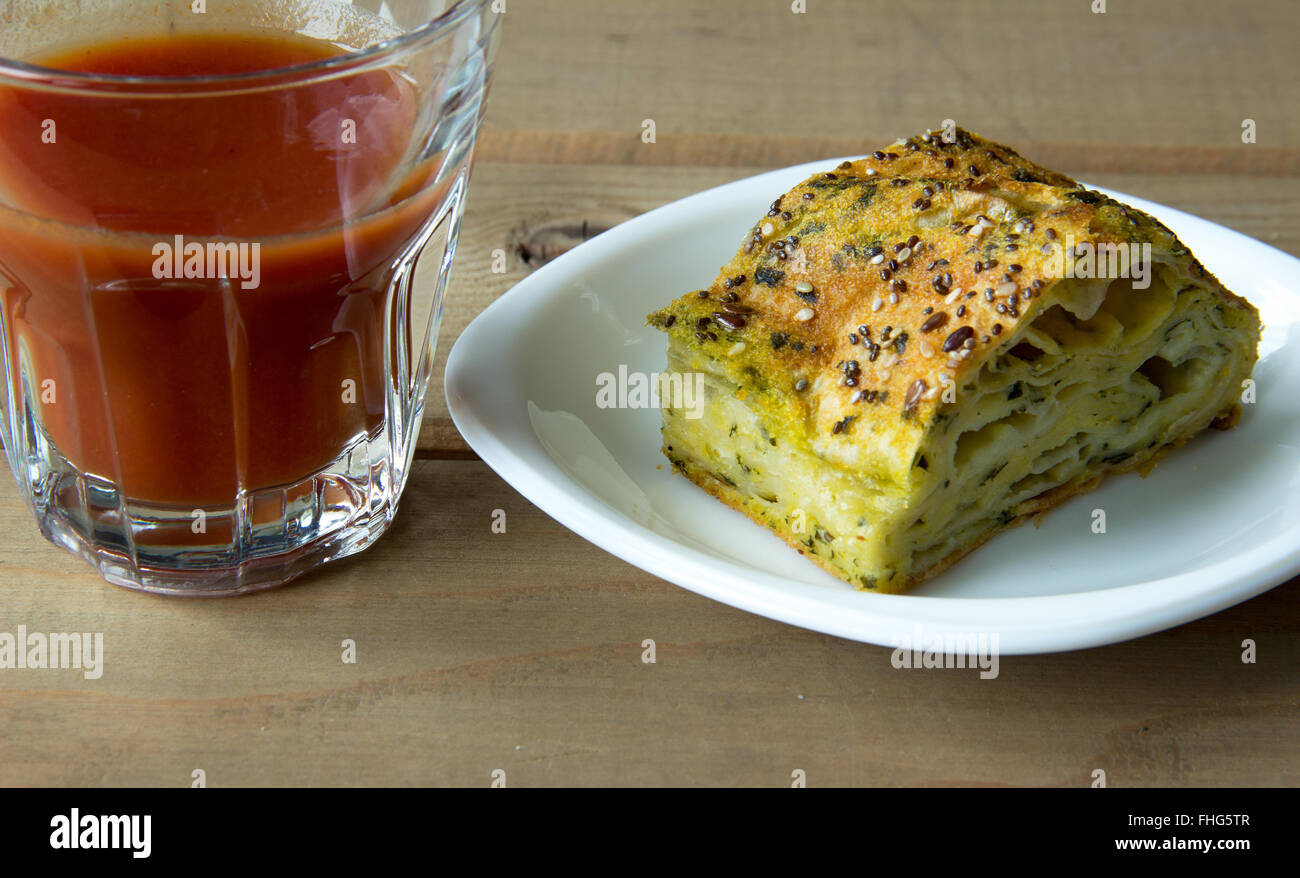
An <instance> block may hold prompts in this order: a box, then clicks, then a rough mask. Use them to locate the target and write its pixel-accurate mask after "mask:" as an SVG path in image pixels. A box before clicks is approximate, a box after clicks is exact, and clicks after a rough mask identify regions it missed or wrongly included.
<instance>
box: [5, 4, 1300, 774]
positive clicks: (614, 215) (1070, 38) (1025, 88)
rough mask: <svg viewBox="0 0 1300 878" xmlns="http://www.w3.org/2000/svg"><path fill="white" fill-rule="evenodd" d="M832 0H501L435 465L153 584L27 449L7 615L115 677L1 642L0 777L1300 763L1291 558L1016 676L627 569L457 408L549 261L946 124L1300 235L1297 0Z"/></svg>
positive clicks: (1146, 769) (1183, 768)
mask: <svg viewBox="0 0 1300 878" xmlns="http://www.w3.org/2000/svg"><path fill="white" fill-rule="evenodd" d="M806 5H807V8H808V12H807V13H806V14H804V15H795V14H793V13H792V12H791V4H790V3H789V2H787V0H712V2H705V0H658V2H652V3H646V2H640V0H528V2H526V0H510V2H509V3H508V12H507V13H506V16H505V19H504V21H503V26H504V39H503V42H502V48H501V52H500V55H499V63H498V69H497V74H496V83H495V86H494V89H493V93H492V97H491V101H490V105H489V112H488V118H487V123H486V126H485V129H484V131H483V134H482V138H481V142H480V145H479V152H478V162H477V166H476V169H475V172H474V177H473V182H472V184H471V187H470V193H469V202H468V208H467V214H466V217H465V222H464V226H463V230H462V236H461V245H460V248H459V251H458V254H457V259H456V264H455V268H454V274H453V279H452V285H451V289H450V293H449V297H448V301H447V307H446V311H445V314H444V319H443V323H442V326H441V330H440V333H439V347H438V358H437V374H435V376H434V378H433V383H432V385H431V389H430V392H429V404H428V410H427V416H426V418H425V422H424V425H423V428H422V431H421V434H420V441H419V447H418V456H419V457H420V460H418V461H417V462H416V464H415V466H414V471H413V475H412V477H411V482H410V484H409V486H408V489H407V491H406V495H405V497H404V499H403V508H402V512H401V514H400V515H399V516H398V519H397V521H396V523H395V525H394V527H393V529H392V531H391V532H390V533H389V534H387V535H386V536H385V537H384V538H383V539H381V540H380V541H379V543H378V544H377V545H376V546H375V547H373V548H372V549H371V550H369V551H367V552H366V553H364V554H363V555H361V556H358V557H355V558H351V559H347V560H344V561H341V562H338V563H335V564H331V565H327V566H326V567H325V568H323V569H322V570H320V571H318V572H316V573H314V574H312V575H310V576H308V577H306V578H304V579H303V580H302V581H301V582H300V583H299V584H297V585H294V586H291V587H288V588H285V589H282V590H279V591H277V592H273V593H270V594H264V595H257V596H251V597H246V598H240V599H235V600H216V601H185V600H174V599H163V598H154V597H150V596H144V595H139V594H135V593H131V592H127V591H124V590H121V589H117V588H113V587H111V586H108V585H106V584H104V583H103V582H102V581H101V580H99V579H98V577H97V576H96V575H95V574H94V573H93V572H92V571H91V570H90V569H89V568H88V567H86V566H85V565H83V564H82V563H81V562H80V561H78V560H76V559H74V558H72V557H71V556H70V555H68V554H66V553H65V552H63V551H62V550H60V549H57V548H55V547H54V546H52V545H50V544H49V543H47V542H45V541H44V540H43V539H41V537H40V536H39V534H37V532H36V530H35V528H34V526H33V524H32V521H31V516H30V513H29V512H28V510H27V509H26V508H25V507H24V506H23V504H22V502H21V500H20V499H19V496H18V493H17V490H16V488H15V487H14V485H13V484H12V483H11V482H9V481H8V480H3V484H2V485H0V631H11V632H12V631H14V630H15V629H16V626H17V625H18V624H24V625H26V626H27V627H28V629H29V630H42V631H92V632H95V631H98V632H102V633H103V634H104V640H105V650H106V659H105V672H104V675H103V677H102V678H100V679H98V680H86V679H84V678H83V677H82V676H80V675H79V674H78V673H77V672H75V671H36V670H27V671H17V670H4V671H0V785H21V784H37V785H81V784H87V785H128V784H146V785H159V786H187V785H189V783H190V782H191V772H192V771H194V770H195V769H199V768H201V769H203V770H204V771H205V772H206V773H207V778H208V783H209V784H210V785H212V786H233V785H254V786H257V785H281V784H308V785H330V784H344V785H361V784H373V785H384V784H393V785H426V784H427V785H469V786H486V785H488V784H489V783H490V782H491V772H492V771H493V770H495V769H504V770H505V771H506V772H507V778H508V785H510V786H520V787H523V786H535V785H536V786H540V785H592V786H594V785H633V784H638V785H744V786H786V785H789V784H790V782H791V772H792V771H794V770H795V769H802V770H804V771H805V772H807V777H808V783H809V785H811V786H829V785H845V784H853V785H933V786H939V785H992V786H998V785H1015V784H1034V785H1049V786H1073V787H1083V786H1086V785H1088V784H1089V783H1091V780H1092V772H1093V771H1094V770H1095V769H1102V770H1104V771H1106V773H1107V781H1108V784H1109V785H1111V786H1116V787H1119V786H1144V785H1207V786H1221V785H1222V786H1227V785H1265V786H1272V785H1284V786H1294V785H1296V784H1297V783H1300V760H1298V759H1297V753H1298V752H1300V747H1297V743H1298V742H1297V728H1300V723H1298V722H1297V704H1298V703H1300V678H1298V677H1297V675H1296V673H1295V669H1296V667H1297V666H1298V663H1300V621H1297V620H1300V591H1297V589H1296V588H1295V587H1294V584H1289V585H1287V586H1284V587H1280V588H1277V589H1274V590H1273V591H1270V592H1268V593H1267V594H1264V595H1262V596H1260V597H1257V598H1255V599H1253V600H1251V601H1248V602H1246V603H1243V604H1241V605H1239V606H1236V607H1233V608H1230V609H1228V610H1225V611H1223V612H1220V613H1218V614H1215V615H1214V616H1211V617H1209V618H1207V619H1203V620H1200V621H1198V622H1195V623H1192V624H1189V625H1184V626H1181V627H1179V628H1177V629H1174V630H1172V631H1167V632H1163V633H1160V634H1156V635H1152V636H1149V637H1144V638H1141V639H1139V640H1136V641H1132V642H1129V643H1123V644H1118V645H1114V646H1109V647H1104V648H1100V649H1092V650H1085V651H1079V652H1073V653H1065V654H1060V655H1048V656H1026V657H1005V658H1003V659H1002V660H1001V666H1000V673H999V676H998V678H997V679H995V680H980V679H979V677H978V674H977V672H974V671H961V670H932V671H927V670H896V669H894V668H893V667H892V666H891V664H890V661H889V658H890V650H887V649H883V648H880V647H874V646H868V645H864V644H858V643H852V642H848V641H843V640H838V639H836V638H833V637H828V636H824V635H820V634H815V633H811V632H808V631H804V630H801V629H797V628H793V627H790V626H787V625H783V624H780V623H777V622H772V621H769V620H766V619H762V618H759V617H756V616H753V615H749V614H747V613H743V612H740V611H738V610H733V609H731V608H729V607H725V606H722V605H720V604H717V603H714V602H711V601H709V600H706V599H704V598H701V597H698V596H696V595H694V594H691V593H689V592H686V591H684V590H681V589H678V588H676V587H675V586H672V585H669V584H667V583H665V582H663V581H661V580H658V579H656V578H655V577H652V576H650V575H648V574H646V573H643V572H641V571H640V570H637V569H635V568H633V567H630V566H628V565H627V564H624V563H623V562H621V561H619V560H617V559H616V558H614V557H613V556H611V555H609V554H607V553H605V552H603V551H602V550H600V549H597V548H595V547H594V546H592V545H591V544H589V543H587V542H585V541H584V540H582V539H581V538H579V537H577V536H575V535H574V534H572V533H570V532H569V531H567V530H565V529H564V528H563V527H561V526H560V525H558V524H556V523H555V522H554V521H552V520H551V519H550V518H548V517H547V516H546V515H544V514H542V513H541V512H540V511H539V510H537V509H536V508H534V507H533V506H531V505H530V504H529V503H527V502H526V501H524V500H523V499H522V498H521V497H520V496H519V495H518V494H516V493H515V492H514V491H513V490H512V489H511V488H510V487H509V486H508V485H507V484H505V483H504V482H503V481H501V480H500V479H499V478H498V477H497V476H496V475H495V474H494V473H492V471H491V470H490V469H488V467H487V466H485V465H484V464H483V463H481V462H479V461H478V460H476V459H474V457H473V453H472V451H470V450H469V449H468V447H467V446H466V445H465V443H464V441H463V440H462V439H461V438H460V436H459V434H458V433H457V431H456V429H455V427H454V425H453V424H452V423H451V421H450V419H449V417H448V415H447V411H446V406H445V403H444V397H443V392H442V374H443V373H442V370H443V366H444V364H445V361H446V357H447V354H448V352H449V350H450V348H451V345H452V343H453V342H454V340H455V338H456V337H457V336H458V335H459V333H460V332H461V331H462V330H463V329H464V327H465V326H466V325H467V324H468V322H469V321H470V320H471V319H472V318H473V317H474V316H475V315H477V314H478V313H479V312H480V311H482V309H483V308H484V307H486V306H487V305H488V304H489V303H491V302H492V301H493V300H495V299H496V298H497V297H499V296H500V295H502V294H503V293H504V292H506V291H507V290H509V289H510V288H511V287H512V286H513V285H514V284H516V283H518V282H519V281H520V280H521V279H523V278H524V277H526V276H527V275H528V273H529V272H530V271H531V270H533V265H535V264H536V263H538V262H540V261H542V260H544V259H546V258H549V257H551V256H553V255H555V254H556V253H558V252H563V251H564V250H565V249H567V248H568V247H571V246H573V245H574V244H576V243H578V242H580V241H581V240H583V239H585V238H589V237H591V236H593V235H595V234H599V232H600V230H602V229H606V228H609V227H611V226H613V225H615V224H617V223H619V222H623V221H626V220H628V219H630V218H632V217H634V216H636V215H638V214H639V213H641V212H643V211H645V210H648V209H650V208H653V207H656V206H659V205H661V204H664V203H666V202H669V201H672V200H674V199H677V198H680V197H683V196H686V195H689V194H691V193H693V192H696V191H699V190H701V189H704V188H707V187H710V186H715V185H718V184H721V183H725V182H728V181H731V180H736V179H740V178H743V177H746V176H749V175H751V174H754V173H758V172H760V171H764V170H769V169H772V168H776V167H782V166H785V165H789V164H795V163H801V162H806V161H813V160H816V159H819V158H830V157H834V156H840V155H848V154H859V153H862V152H864V151H869V150H871V149H874V148H876V147H877V146H879V145H882V144H884V143H887V142H889V141H891V140H893V139H894V138H896V137H898V136H900V135H904V134H908V133H911V132H914V131H917V130H920V129H922V128H926V127H933V126H936V125H938V124H940V122H941V121H942V120H943V119H945V118H952V119H954V120H956V121H957V122H958V123H959V124H961V125H963V126H965V127H968V128H971V129H972V130H975V131H978V132H980V133H983V134H985V135H987V136H990V137H993V138H995V139H998V140H1003V141H1005V142H1008V143H1010V144H1012V145H1014V146H1015V147H1016V148H1018V149H1020V150H1021V151H1022V152H1024V153H1025V154H1026V155H1028V156H1030V157H1031V158H1033V159H1035V160H1038V161H1041V162H1043V163H1044V164H1046V165H1048V166H1050V167H1054V168H1059V169H1060V170H1063V171H1066V172H1068V173H1071V174H1074V175H1076V176H1079V177H1081V178H1083V179H1085V180H1087V181H1089V182H1092V183H1095V184H1098V185H1103V186H1108V187H1111V188H1114V189H1117V190H1120V191H1123V192H1128V193H1131V194H1133V195H1135V196H1139V197H1143V198H1148V199H1151V200H1154V201H1156V202H1159V203H1163V204H1166V205H1169V206H1171V207H1175V208H1179V209H1182V210H1187V211H1189V212H1191V213H1195V214H1198V215H1201V216H1204V217H1206V218H1208V219H1210V220H1213V221H1215V222H1219V223H1223V224H1224V225H1227V226H1229V227H1230V228H1234V229H1237V230H1239V231H1241V232H1243V233H1245V234H1247V235H1250V236H1252V237H1255V238H1258V239H1260V240H1263V241H1265V242H1266V243H1269V244H1271V245H1273V246H1275V247H1279V248H1280V249H1282V250H1285V251H1287V252H1290V253H1292V254H1295V255H1300V147H1298V146H1297V144H1300V116H1298V115H1297V114H1296V113H1295V106H1294V103H1295V102H1294V95H1295V94H1297V93H1298V92H1300V67H1298V66H1297V65H1296V64H1295V62H1294V46H1295V44H1296V38H1297V36H1298V33H1297V31H1298V27H1297V21H1296V17H1295V4H1294V2H1292V0H1261V2H1255V3H1249V4H1235V3H1223V2H1221V0H1185V2H1174V0H1168V2H1155V0H1146V2H1143V3H1119V2H1113V0H1112V2H1111V3H1110V4H1108V5H1109V11H1108V12H1107V13H1106V14H1105V15H1094V14H1092V13H1091V12H1090V11H1089V7H1090V5H1091V4H1090V3H1089V2H1086V0H1059V2H1044V0H980V2H962V3H956V2H950V0H911V2H899V0H893V2H883V0H807V3H806ZM647 119H652V120H654V123H655V135H656V136H655V142H653V143H645V142H643V141H642V138H641V135H642V131H643V126H642V123H643V122H644V121H645V120H647ZM1243 119H1253V120H1254V121H1255V123H1256V126H1257V135H1258V142H1256V143H1253V144H1246V143H1242V141H1241V131H1242V128H1241V125H1242V120H1243ZM496 250H501V251H504V253H505V255H506V270H505V271H504V272H503V273H493V271H492V256H493V252H494V251H496ZM729 255H730V254H726V253H719V254H718V262H719V264H721V263H722V262H724V261H725V260H726V259H727V258H728V256H729ZM1200 255H1201V256H1202V258H1203V259H1204V260H1205V261H1206V262H1207V263H1209V264H1210V265H1211V267H1213V262H1214V258H1213V255H1212V254H1200ZM679 292H680V290H676V289H665V290H664V298H665V300H667V299H669V298H671V297H672V296H674V295H676V294H677V293H679ZM508 379H509V376H503V380H508ZM496 509H501V510H504V511H505V513H506V516H507V531H506V533H504V534H494V533H493V532H492V530H491V527H490V523H491V517H492V512H493V510H496ZM345 638H351V639H354V640H355V641H356V643H357V649H358V663H357V664H355V665H349V664H344V663H343V662H342V661H341V659H340V652H341V642H342V641H343V640H344V639H345ZM647 638H651V639H653V640H654V641H655V644H656V652H657V655H656V658H657V661H656V662H655V663H654V664H645V663H643V662H642V650H643V647H642V642H643V641H644V640H645V639H647ZM1246 639H1251V640H1254V641H1255V642H1256V644H1257V648H1258V661H1257V662H1256V663H1254V664H1245V663H1243V662H1242V661H1241V651H1242V641H1243V640H1246Z"/></svg>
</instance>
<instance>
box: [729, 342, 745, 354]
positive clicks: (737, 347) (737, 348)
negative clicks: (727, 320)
mask: <svg viewBox="0 0 1300 878" xmlns="http://www.w3.org/2000/svg"><path fill="white" fill-rule="evenodd" d="M744 349H745V343H744V342H743V341H738V342H736V343H735V344H733V345H732V346H731V350H729V351H727V356H729V357H734V356H735V355H736V354H738V353H740V352H741V351H743V350H744Z"/></svg>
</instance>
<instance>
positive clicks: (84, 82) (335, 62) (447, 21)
mask: <svg viewBox="0 0 1300 878" xmlns="http://www.w3.org/2000/svg"><path fill="white" fill-rule="evenodd" d="M487 2H488V0H454V2H453V3H452V5H451V6H450V7H449V8H447V9H446V10H444V11H443V12H442V14H440V15H438V16H437V17H436V18H431V19H430V20H429V21H427V22H425V23H424V24H422V25H420V26H419V27H417V28H415V29H413V30H410V31H408V32H406V33H404V34H401V35H399V36H396V37H392V38H391V39H387V40H381V41H379V42H377V43H375V44H374V45H371V46H367V47H365V48H364V49H350V50H348V51H346V52H343V53H342V54H339V55H333V56H330V57H329V58H322V59H319V60H316V61H308V62H305V63H300V64H289V65H285V66H283V67H266V68H263V69H260V70H250V71H245V72H242V73H220V74H215V75H203V76H153V75H150V76H136V75H123V74H120V73H90V72H85V71H77V70H61V69H59V68H57V67H43V66H41V65H39V64H31V63H29V62H26V61H19V60H17V59H15V58H8V57H6V56H3V55H0V84H7V85H13V86H27V87H35V88H42V87H45V88H54V89H57V90H73V91H75V90H78V89H86V90H93V89H94V88H95V87H96V86H105V87H108V88H110V89H111V88H113V87H122V88H123V89H124V90H125V91H129V92H133V93H135V94H137V95H138V94H139V92H137V91H136V88H134V87H139V86H157V87H163V89H164V90H165V91H166V92H167V93H176V94H183V93H185V92H186V91H188V88H184V87H186V86H189V87H193V86H198V87H201V88H202V87H204V86H208V87H210V86H213V85H228V86H230V87H232V88H233V89H234V90H237V91H238V90H242V89H243V88H246V87H254V88H255V87H258V86H265V85H266V84H267V82H266V81H267V80H270V81H272V82H273V83H274V82H278V81H281V80H283V81H292V82H297V81H300V76H301V80H309V79H314V78H315V75H316V74H322V75H330V74H335V73H338V72H340V71H348V70H351V69H352V68H354V67H359V66H364V65H366V64H369V63H371V62H373V61H375V60H376V59H381V58H386V57H388V56H390V55H394V54H397V53H398V52H400V51H402V50H404V49H407V48H410V47H411V46H413V45H417V44H420V43H423V42H432V41H434V40H436V39H438V38H440V37H442V36H445V35H446V33H447V32H448V31H450V30H451V29H452V28H454V27H455V26H456V25H458V24H460V23H461V22H462V21H463V20H464V19H465V18H466V17H467V16H469V15H470V13H472V12H474V11H475V10H477V9H479V8H481V7H482V6H483V5H484V4H485V3H487ZM303 74H305V76H304V75H303ZM204 91H205V92H206V91H207V89H204Z"/></svg>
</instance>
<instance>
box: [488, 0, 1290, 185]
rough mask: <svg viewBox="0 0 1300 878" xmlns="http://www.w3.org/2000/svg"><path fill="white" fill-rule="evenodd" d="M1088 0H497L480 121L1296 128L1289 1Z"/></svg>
mask: <svg viewBox="0 0 1300 878" xmlns="http://www.w3.org/2000/svg"><path fill="white" fill-rule="evenodd" d="M1091 5H1092V4H1091V3H1090V2H1089V0H1050V2H1048V0H981V2H979V3H960V2H952V0H906V2H899V0H807V3H806V8H807V13H806V14H802V15H796V14H793V13H792V12H791V3H790V2H789V0H762V2H740V0H731V2H708V3H704V2H699V0H656V2H654V3H644V2H637V0H615V2H610V0H529V2H515V3H511V4H509V7H508V9H509V11H508V13H507V14H506V16H505V18H504V21H503V26H504V31H503V39H502V45H501V52H500V55H499V61H500V63H499V69H498V72H497V78H496V85H495V86H494V91H493V94H492V98H491V103H490V106H489V111H488V126H489V129H490V130H494V131H518V132H533V131H559V132H570V133H573V132H619V133H621V134H623V135H625V136H626V138H627V140H628V142H630V143H632V144H637V143H639V138H640V134H641V123H642V121H643V120H645V119H647V118H650V119H654V120H655V122H656V128H657V133H658V136H659V137H660V138H661V139H664V140H666V139H668V138H671V137H673V136H677V135H684V134H701V135H723V136H724V138H725V136H727V135H755V136H778V137H811V138H817V137H835V138H849V139H856V141H857V142H861V143H863V144H876V143H878V142H887V141H889V140H892V139H893V138H895V137H899V136H903V135H907V134H911V133H914V132H916V131H919V130H921V129H922V128H923V127H926V126H935V125H938V124H939V123H940V122H941V121H942V120H943V119H944V118H953V119H955V120H956V121H957V122H958V123H960V124H961V125H963V126H965V127H967V128H970V129H971V130H974V131H979V132H981V133H984V134H987V135H988V136H990V137H994V138H995V139H1002V140H1005V141H1006V142H1009V143H1012V144H1017V143H1024V144H1029V143H1032V142H1057V143H1067V144H1082V145H1087V146H1097V147H1110V146H1120V147H1130V146H1166V147H1179V148H1181V147H1184V146H1185V145H1195V146H1198V147H1214V146H1223V147H1233V146H1238V145H1240V135H1241V121H1242V119H1245V118H1253V119H1254V120H1255V121H1256V123H1257V126H1258V139H1259V143H1258V145H1260V146H1269V147H1288V146H1291V145H1294V144H1296V143H1300V118H1298V117H1297V114H1296V113H1294V112H1293V109H1292V108H1293V102H1292V101H1289V100H1286V99H1283V97H1282V96H1285V95H1294V94H1296V93H1300V66H1297V65H1296V64H1295V62H1294V55H1295V35H1296V22H1295V14H1296V13H1295V5H1294V2H1293V0H1263V2H1251V3H1224V2H1221V0H1160V2H1156V0H1144V2H1142V3H1122V2H1112V3H1111V4H1109V7H1108V11H1107V12H1106V13H1105V14H1104V15H1098V14H1094V13H1093V12H1092V11H1091V10H1090V7H1091ZM576 136H578V137H580V138H585V137H586V136H587V135H585V134H578V135H576ZM724 143H725V140H724ZM871 148H874V146H871V147H868V149H871ZM859 149H861V147H859ZM844 151H850V152H851V151H853V150H833V152H834V153H836V154H838V153H841V152H844ZM724 154H725V151H724ZM737 163H738V164H739V163H741V162H737ZM774 163H775V164H787V163H789V160H788V159H777V160H775V162H774Z"/></svg>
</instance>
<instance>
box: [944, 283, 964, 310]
mask: <svg viewBox="0 0 1300 878" xmlns="http://www.w3.org/2000/svg"><path fill="white" fill-rule="evenodd" d="M960 297H961V288H960V287H959V288H957V289H955V290H953V291H952V292H951V293H949V294H948V295H947V296H945V297H944V300H943V303H944V304H945V305H951V304H952V303H953V302H956V301H957V299H958V298H960ZM962 307H965V306H964V305H963V306H962Z"/></svg>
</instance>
